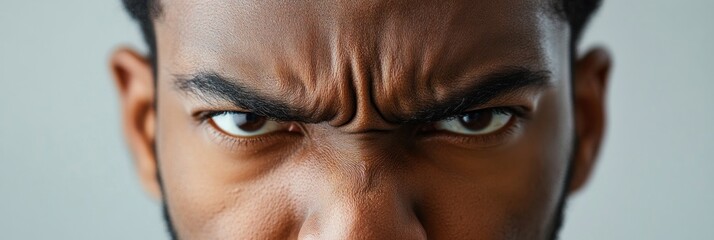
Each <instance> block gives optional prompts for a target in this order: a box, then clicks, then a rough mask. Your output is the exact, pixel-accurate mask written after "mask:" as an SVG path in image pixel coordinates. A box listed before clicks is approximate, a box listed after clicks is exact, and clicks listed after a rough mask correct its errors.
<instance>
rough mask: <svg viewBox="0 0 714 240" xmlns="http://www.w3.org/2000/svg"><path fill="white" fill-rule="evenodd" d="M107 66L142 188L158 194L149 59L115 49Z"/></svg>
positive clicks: (132, 52) (154, 116) (154, 195)
mask: <svg viewBox="0 0 714 240" xmlns="http://www.w3.org/2000/svg"><path fill="white" fill-rule="evenodd" d="M110 69H111V72H112V75H113V77H114V81H115V85H116V87H117V90H118V92H119V97H120V102H121V109H122V122H123V128H124V135H125V137H126V140H127V143H128V145H129V148H130V150H131V152H132V156H133V158H134V163H135V166H136V169H137V172H138V175H139V178H140V180H141V183H142V185H143V186H144V188H145V189H146V190H147V192H149V194H151V195H152V196H153V197H155V198H157V199H159V198H160V197H161V196H160V195H161V191H160V186H159V182H158V178H157V177H158V176H157V173H158V169H157V164H156V159H155V152H154V151H155V150H154V141H155V121H156V111H155V109H154V101H155V98H154V97H155V96H154V79H153V72H152V66H151V64H150V63H149V61H148V60H147V59H146V58H144V57H143V56H141V55H140V54H138V53H136V52H135V51H133V50H129V49H118V50H116V51H115V52H114V54H112V56H111V59H110Z"/></svg>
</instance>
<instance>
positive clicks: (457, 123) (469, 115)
mask: <svg viewBox="0 0 714 240" xmlns="http://www.w3.org/2000/svg"><path fill="white" fill-rule="evenodd" d="M513 119H514V113H513V111H511V110H510V109H507V108H487V109H481V110H475V111H470V112H466V113H463V114H460V115H457V116H454V117H451V118H447V119H445V120H441V121H438V122H436V123H435V125H434V127H435V129H437V130H444V131H448V132H452V133H456V134H462V135H471V136H477V135H487V134H491V133H494V132H497V131H499V130H501V129H503V128H505V127H507V126H508V125H509V123H511V122H513Z"/></svg>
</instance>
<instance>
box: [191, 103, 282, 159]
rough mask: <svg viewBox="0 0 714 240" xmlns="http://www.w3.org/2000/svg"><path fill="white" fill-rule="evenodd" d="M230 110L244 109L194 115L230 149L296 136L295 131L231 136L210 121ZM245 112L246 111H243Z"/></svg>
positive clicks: (216, 139)
mask: <svg viewBox="0 0 714 240" xmlns="http://www.w3.org/2000/svg"><path fill="white" fill-rule="evenodd" d="M229 112H243V111H206V112H199V113H198V114H196V115H195V116H194V117H195V118H196V119H197V121H198V122H199V125H200V126H201V127H202V128H207V129H208V133H209V135H210V137H211V139H212V140H214V141H216V143H218V144H219V145H222V146H225V147H226V148H228V149H229V150H231V151H233V150H236V149H237V148H243V147H245V148H249V147H251V146H254V145H258V144H262V143H266V142H269V141H271V140H273V139H275V138H279V137H288V136H295V135H296V133H294V132H290V133H289V132H282V131H281V132H273V133H268V134H265V135H262V136H255V137H233V136H230V135H228V134H226V133H224V132H222V131H221V130H218V129H217V128H216V127H215V126H213V124H212V123H210V119H211V118H212V117H214V116H218V115H221V114H224V113H229ZM243 113H245V112H243Z"/></svg>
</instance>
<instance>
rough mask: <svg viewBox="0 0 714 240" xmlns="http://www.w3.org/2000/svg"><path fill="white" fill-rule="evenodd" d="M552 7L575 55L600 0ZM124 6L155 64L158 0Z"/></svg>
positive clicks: (572, 0)
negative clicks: (566, 26)
mask: <svg viewBox="0 0 714 240" xmlns="http://www.w3.org/2000/svg"><path fill="white" fill-rule="evenodd" d="M554 1H555V3H554V5H555V6H554V9H555V11H556V12H557V14H559V15H561V16H562V17H563V18H564V19H565V20H566V21H567V22H568V24H569V26H570V31H571V36H570V50H571V55H572V56H573V57H574V56H575V51H576V48H577V44H578V42H579V40H580V37H581V35H582V33H583V30H584V29H585V27H586V25H587V23H588V21H589V20H590V18H591V17H592V15H593V14H594V13H595V12H596V11H597V9H598V8H599V7H600V4H601V3H602V0H554ZM122 2H124V7H125V8H126V10H127V11H128V12H129V14H130V15H131V17H132V18H134V20H136V21H137V22H138V23H139V26H140V27H141V31H142V33H143V35H144V40H145V41H146V44H147V45H148V47H149V52H148V54H149V56H148V57H149V58H150V60H151V63H152V64H153V65H154V66H156V34H155V32H154V22H153V19H154V18H155V17H158V16H159V15H160V14H161V3H160V2H159V0H122Z"/></svg>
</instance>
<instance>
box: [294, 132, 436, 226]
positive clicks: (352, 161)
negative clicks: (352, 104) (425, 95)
mask: <svg viewBox="0 0 714 240" xmlns="http://www.w3.org/2000/svg"><path fill="white" fill-rule="evenodd" d="M381 140H382V141H383V140H384V139H379V138H371V137H369V138H363V139H359V140H358V141H348V140H343V141H338V142H341V143H342V145H341V146H342V147H345V146H346V145H349V144H351V143H352V144H357V145H356V146H352V147H345V148H343V149H351V150H352V151H351V152H349V153H348V152H340V153H339V154H330V155H329V156H325V157H324V158H322V159H321V160H322V161H330V160H331V161H332V163H333V164H330V165H331V166H332V167H325V168H324V169H323V170H326V171H325V172H323V173H324V174H323V177H324V178H322V179H323V180H322V181H321V182H320V184H319V185H318V186H314V188H313V189H314V193H315V195H313V196H312V197H311V201H310V202H311V204H310V205H311V207H309V209H308V210H307V211H306V215H305V218H304V220H303V222H302V226H300V232H299V234H298V236H299V237H298V239H426V231H425V229H424V226H422V224H421V222H420V220H419V218H418V214H417V212H416V211H415V209H416V207H417V206H416V205H415V204H416V201H415V200H414V197H413V196H411V195H413V193H412V191H411V190H409V189H410V187H409V186H410V185H409V183H407V182H405V181H406V180H404V179H405V177H406V176H404V175H403V174H404V172H406V170H404V168H403V165H399V162H403V161H401V160H400V159H399V158H400V155H401V154H398V153H397V154H395V151H394V148H392V151H391V154H389V153H386V152H390V151H389V150H388V149H386V147H385V148H380V147H375V145H376V146H387V144H378V143H379V142H380V141H381ZM323 147H325V146H323ZM338 151H339V150H338ZM400 166H402V167H400ZM328 169H329V170H328ZM400 169H401V170H400Z"/></svg>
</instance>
